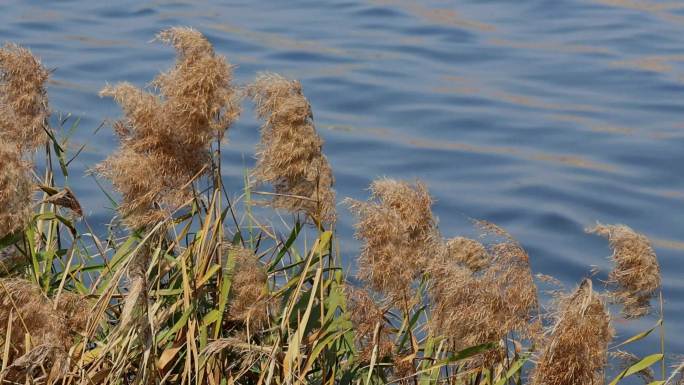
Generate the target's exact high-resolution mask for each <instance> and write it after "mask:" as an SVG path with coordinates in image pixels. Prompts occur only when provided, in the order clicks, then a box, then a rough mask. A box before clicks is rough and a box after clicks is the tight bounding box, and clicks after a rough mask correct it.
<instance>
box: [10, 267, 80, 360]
mask: <svg viewBox="0 0 684 385" xmlns="http://www.w3.org/2000/svg"><path fill="white" fill-rule="evenodd" d="M0 294H1V295H0V335H1V336H3V337H4V336H5V335H6V334H7V327H8V324H9V322H10V314H11V315H12V333H11V334H10V338H11V343H10V347H11V348H10V355H11V357H18V356H21V355H23V354H25V353H28V352H27V351H26V349H25V348H26V347H25V343H24V342H25V337H24V336H25V334H26V333H29V335H30V336H31V344H32V347H39V346H50V347H55V348H58V349H61V350H62V351H65V352H66V351H68V350H69V348H70V347H71V346H72V344H73V342H74V337H75V336H76V335H77V334H78V333H80V332H83V331H84V330H85V328H86V326H87V323H88V319H89V314H90V307H89V303H88V301H86V300H84V298H83V297H81V296H80V295H77V294H74V293H69V292H62V293H61V294H60V296H59V298H58V299H57V304H56V306H55V303H54V299H49V298H47V297H45V296H44V295H43V292H42V291H41V289H40V288H39V287H38V286H36V285H34V284H33V283H31V282H29V281H26V280H23V279H18V278H6V279H1V280H0ZM53 307H54V310H53Z"/></svg>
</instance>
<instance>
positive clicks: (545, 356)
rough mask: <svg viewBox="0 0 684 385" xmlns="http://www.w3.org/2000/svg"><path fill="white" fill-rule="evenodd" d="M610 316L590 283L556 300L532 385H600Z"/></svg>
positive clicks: (610, 332) (585, 282)
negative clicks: (555, 306)
mask: <svg viewBox="0 0 684 385" xmlns="http://www.w3.org/2000/svg"><path fill="white" fill-rule="evenodd" d="M612 338H613V329H612V327H611V325H610V314H609V313H608V311H607V310H606V307H605V304H604V301H603V300H602V299H601V297H600V296H599V295H598V294H597V293H595V292H594V291H593V289H592V284H591V280H589V279H585V280H584V282H582V284H581V285H580V286H579V287H578V288H577V289H576V290H575V292H574V293H572V294H568V295H566V296H561V297H560V298H559V299H558V312H557V315H556V321H555V323H554V325H553V328H552V329H551V331H550V335H549V337H548V341H546V342H545V344H544V346H545V347H544V348H543V350H542V353H541V357H540V358H539V361H538V363H537V366H536V368H535V370H534V373H533V375H532V384H533V385H575V384H586V385H599V384H603V383H604V382H603V381H604V380H603V376H604V368H605V366H606V360H607V354H606V350H607V347H608V343H609V342H610V341H611V340H612Z"/></svg>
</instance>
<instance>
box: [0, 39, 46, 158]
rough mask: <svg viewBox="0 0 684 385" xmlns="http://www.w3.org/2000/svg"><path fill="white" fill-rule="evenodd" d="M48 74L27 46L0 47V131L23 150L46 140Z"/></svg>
mask: <svg viewBox="0 0 684 385" xmlns="http://www.w3.org/2000/svg"><path fill="white" fill-rule="evenodd" d="M49 74H50V72H49V71H48V70H47V69H46V68H45V67H43V65H42V64H41V63H40V60H38V58H36V57H35V56H34V55H33V54H32V53H31V51H29V50H28V49H26V48H23V47H20V46H18V45H16V44H6V45H5V46H4V47H3V48H0V134H1V135H2V137H3V141H8V142H12V143H14V144H15V145H16V146H17V147H19V148H20V149H21V150H22V151H30V150H33V149H36V148H37V147H39V146H41V145H42V144H44V143H45V142H46V140H47V135H46V134H45V129H46V128H47V120H48V117H49V111H48V100H47V92H46V91H45V82H46V81H47V79H48V76H49Z"/></svg>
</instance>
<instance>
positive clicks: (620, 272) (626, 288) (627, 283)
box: [588, 224, 661, 318]
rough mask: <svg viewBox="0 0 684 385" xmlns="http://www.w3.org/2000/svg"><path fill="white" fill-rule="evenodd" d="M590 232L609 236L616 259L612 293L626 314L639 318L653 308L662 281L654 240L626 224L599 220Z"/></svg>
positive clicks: (611, 275)
mask: <svg viewBox="0 0 684 385" xmlns="http://www.w3.org/2000/svg"><path fill="white" fill-rule="evenodd" d="M588 231H589V232H591V233H595V234H598V235H601V236H603V237H605V238H607V239H608V241H609V243H610V247H611V248H612V249H613V255H612V257H611V259H612V260H613V262H614V264H615V265H614V267H613V270H612V271H611V272H610V276H609V284H610V285H611V286H612V287H613V290H612V292H611V296H612V297H613V299H614V300H615V301H616V302H618V303H620V304H622V305H623V309H622V314H623V316H625V318H638V317H641V316H644V315H646V314H648V313H649V312H650V311H651V306H650V300H651V298H653V296H654V295H655V293H656V292H657V290H658V288H660V285H661V276H660V266H659V265H658V259H657V257H656V254H655V251H654V250H653V247H652V246H651V242H650V241H649V240H648V238H647V237H646V236H644V235H643V234H639V233H637V232H635V231H634V230H632V229H631V228H630V227H628V226H625V225H603V224H598V225H597V226H596V227H594V228H593V229H589V230H588Z"/></svg>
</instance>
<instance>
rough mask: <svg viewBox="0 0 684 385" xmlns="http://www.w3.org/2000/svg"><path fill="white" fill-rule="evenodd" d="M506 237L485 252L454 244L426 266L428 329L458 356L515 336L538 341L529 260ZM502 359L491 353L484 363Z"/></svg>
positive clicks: (500, 352) (474, 246)
mask: <svg viewBox="0 0 684 385" xmlns="http://www.w3.org/2000/svg"><path fill="white" fill-rule="evenodd" d="M501 230H502V229H501ZM502 231H503V230H502ZM505 234H506V238H504V241H503V242H500V243H497V244H494V245H493V246H491V247H489V249H486V248H485V246H484V245H482V244H481V243H479V242H477V241H474V240H465V239H462V238H455V239H454V240H450V241H448V242H447V243H446V244H445V245H444V253H443V254H441V256H440V257H439V258H435V259H433V260H432V262H431V263H430V267H429V269H428V275H429V276H430V282H431V284H430V288H429V294H430V299H431V300H432V311H431V320H430V329H431V331H432V333H433V334H434V335H438V336H444V337H447V338H448V339H449V341H450V343H451V344H452V348H453V349H455V350H457V351H458V350H461V349H464V348H467V347H470V346H475V345H480V344H484V343H488V342H501V341H502V340H503V339H504V338H506V336H507V335H509V334H510V333H514V332H515V333H517V336H518V337H519V338H529V339H536V338H537V335H538V333H539V323H538V320H536V311H537V288H536V286H535V284H534V280H533V278H532V272H531V270H530V267H529V257H528V255H527V253H526V252H525V250H524V249H523V248H522V246H520V245H519V244H518V243H517V242H516V241H515V240H513V239H512V237H510V235H508V233H505ZM472 256H477V257H476V258H474V257H472ZM475 262H476V263H475ZM503 354H504V352H503V350H502V349H495V350H494V351H493V352H491V353H489V354H487V355H486V356H485V357H484V358H483V359H484V360H486V361H488V363H494V362H497V361H500V360H501V359H502V358H503Z"/></svg>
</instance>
